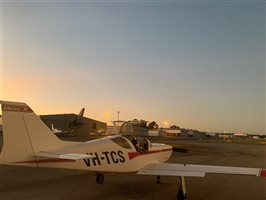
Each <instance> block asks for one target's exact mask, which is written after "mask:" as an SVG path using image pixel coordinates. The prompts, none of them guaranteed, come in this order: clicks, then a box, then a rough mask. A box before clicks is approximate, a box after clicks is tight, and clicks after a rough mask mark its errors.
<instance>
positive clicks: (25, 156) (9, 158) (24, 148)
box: [0, 101, 63, 166]
mask: <svg viewBox="0 0 266 200" xmlns="http://www.w3.org/2000/svg"><path fill="white" fill-rule="evenodd" d="M0 103H1V104H2V118H3V119H2V120H3V143H4V144H3V149H2V153H1V157H0V158H2V162H3V163H6V164H16V163H20V165H21V164H22V163H25V165H31V166H34V165H36V163H34V162H32V161H34V159H35V158H34V156H33V154H34V153H37V152H39V151H42V150H51V149H57V148H61V147H62V145H63V142H62V141H61V140H59V139H58V138H57V137H56V136H55V135H54V134H53V133H52V132H51V130H50V129H49V128H48V127H47V126H46V125H45V124H44V123H43V122H42V120H41V119H40V118H39V116H37V115H36V114H35V113H34V112H33V111H32V109H31V108H30V107H29V106H28V105H26V104H25V103H18V102H8V101H1V102H0ZM29 161H31V162H29Z"/></svg>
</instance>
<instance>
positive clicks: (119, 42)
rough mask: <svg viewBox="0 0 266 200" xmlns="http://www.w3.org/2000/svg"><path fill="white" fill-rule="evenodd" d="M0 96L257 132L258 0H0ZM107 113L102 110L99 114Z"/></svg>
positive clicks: (37, 107)
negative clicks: (0, 45)
mask: <svg viewBox="0 0 266 200" xmlns="http://www.w3.org/2000/svg"><path fill="white" fill-rule="evenodd" d="M1 11H2V12H1V27H2V30H1V35H2V39H1V43H2V48H1V56H2V62H1V72H2V73H1V88H0V90H1V97H0V98H1V99H4V100H11V101H22V102H26V103H28V104H29V106H30V107H31V108H32V109H33V110H34V111H35V112H36V113H37V114H42V115H43V114H55V113H78V112H79V111H80V109H81V108H82V107H85V108H86V110H85V116H86V117H89V118H93V119H97V120H100V121H104V122H106V121H108V123H109V124H110V121H111V120H116V119H117V111H118V110H119V111H120V119H122V120H130V119H134V118H137V119H144V120H147V121H153V120H154V121H156V122H157V123H158V124H159V125H160V126H163V123H164V121H167V122H168V124H169V125H173V124H175V125H177V126H180V127H185V128H192V129H198V130H202V131H220V132H223V131H226V132H245V133H254V134H257V133H258V134H264V133H265V3H263V1H255V2H253V3H252V2H245V1H234V2H233V3H232V2H230V1H219V0H216V1H165V2H164V1H157V2H156V1H142V2H141V1H137V2H134V1H101V2H96V1H78V2H75V1H64V2H63V1H58V0H57V1H49V2H45V1H34V0H32V1H12V0H11V1H3V2H2V4H1ZM106 113H109V115H108V117H106Z"/></svg>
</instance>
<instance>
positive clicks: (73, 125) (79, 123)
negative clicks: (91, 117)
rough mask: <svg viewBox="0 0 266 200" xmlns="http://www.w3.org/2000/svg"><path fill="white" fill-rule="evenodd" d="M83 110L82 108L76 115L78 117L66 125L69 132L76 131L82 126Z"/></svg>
mask: <svg viewBox="0 0 266 200" xmlns="http://www.w3.org/2000/svg"><path fill="white" fill-rule="evenodd" d="M84 111H85V108H82V109H81V110H80V112H79V114H78V116H77V117H76V118H75V119H74V120H73V121H72V122H70V123H69V124H68V127H69V129H70V130H76V129H77V128H79V127H80V126H82V117H83V115H84Z"/></svg>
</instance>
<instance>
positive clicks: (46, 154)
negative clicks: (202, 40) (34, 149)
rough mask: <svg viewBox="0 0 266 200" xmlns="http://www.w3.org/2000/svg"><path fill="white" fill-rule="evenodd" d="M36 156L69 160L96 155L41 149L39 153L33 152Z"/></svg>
mask: <svg viewBox="0 0 266 200" xmlns="http://www.w3.org/2000/svg"><path fill="white" fill-rule="evenodd" d="M33 155H34V156H36V157H42V158H59V159H67V160H74V161H75V160H82V159H87V158H93V157H94V156H92V155H88V154H79V153H63V152H61V153H60V152H57V151H41V152H39V153H35V154H33Z"/></svg>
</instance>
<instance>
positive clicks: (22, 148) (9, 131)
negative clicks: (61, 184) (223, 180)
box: [0, 101, 266, 200]
mask: <svg viewBox="0 0 266 200" xmlns="http://www.w3.org/2000/svg"><path fill="white" fill-rule="evenodd" d="M1 104H2V114H3V127H4V131H3V141H4V145H3V148H2V151H1V154H0V163H1V164H6V165H21V166H30V167H50V168H63V169H77V170H90V171H96V181H97V183H103V181H104V175H103V174H102V172H137V174H140V175H153V176H156V177H157V182H158V183H159V182H160V176H177V177H178V184H177V188H178V189H177V199H178V200H182V199H185V198H186V187H185V179H184V177H185V176H192V177H204V176H205V174H206V173H219V174H239V175H253V176H266V170H265V169H259V168H243V167H225V166H210V165H191V164H176V163H165V162H166V161H167V160H168V159H169V158H170V156H171V154H172V152H173V148H172V146H169V145H166V144H159V143H151V142H150V141H149V140H148V139H146V138H140V137H135V136H127V137H126V136H122V135H115V136H109V137H105V138H101V139H96V140H91V141H87V142H82V143H79V142H69V141H62V140H60V139H59V138H57V137H56V136H55V135H54V134H53V133H52V132H51V130H50V129H49V128H48V127H47V126H46V125H45V124H44V123H43V122H42V121H41V119H40V118H39V117H38V116H37V115H36V114H35V113H34V112H33V111H32V109H31V108H30V107H29V106H28V105H26V104H25V103H18V102H8V101H1Z"/></svg>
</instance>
